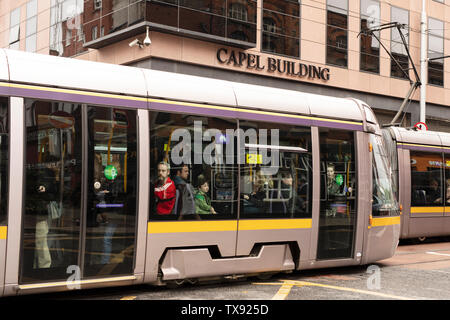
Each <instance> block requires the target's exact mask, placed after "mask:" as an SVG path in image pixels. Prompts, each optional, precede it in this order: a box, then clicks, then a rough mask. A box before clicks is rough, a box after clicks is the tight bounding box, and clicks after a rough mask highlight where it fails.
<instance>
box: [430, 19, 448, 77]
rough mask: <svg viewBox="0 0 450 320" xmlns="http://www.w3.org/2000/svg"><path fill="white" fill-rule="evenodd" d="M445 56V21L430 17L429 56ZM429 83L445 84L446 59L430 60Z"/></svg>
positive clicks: (432, 57) (431, 57)
mask: <svg viewBox="0 0 450 320" xmlns="http://www.w3.org/2000/svg"><path fill="white" fill-rule="evenodd" d="M442 56H444V22H443V21H440V20H437V19H433V18H428V58H429V59H434V58H440V57H442ZM428 83H429V84H434V85H437V86H444V59H436V60H430V61H428Z"/></svg>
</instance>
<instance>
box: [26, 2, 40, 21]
mask: <svg viewBox="0 0 450 320" xmlns="http://www.w3.org/2000/svg"><path fill="white" fill-rule="evenodd" d="M37 10H38V2H37V0H30V1H28V3H27V18H31V17H34V16H35V15H37Z"/></svg>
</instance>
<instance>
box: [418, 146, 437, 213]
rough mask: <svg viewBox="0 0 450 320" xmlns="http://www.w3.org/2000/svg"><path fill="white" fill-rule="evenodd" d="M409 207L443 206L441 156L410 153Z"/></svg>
mask: <svg viewBox="0 0 450 320" xmlns="http://www.w3.org/2000/svg"><path fill="white" fill-rule="evenodd" d="M410 158H411V206H426V207H429V206H431V207H433V206H438V207H439V206H443V203H444V202H443V183H442V180H443V173H442V161H443V158H442V154H441V153H429V152H421V151H411V152H410Z"/></svg>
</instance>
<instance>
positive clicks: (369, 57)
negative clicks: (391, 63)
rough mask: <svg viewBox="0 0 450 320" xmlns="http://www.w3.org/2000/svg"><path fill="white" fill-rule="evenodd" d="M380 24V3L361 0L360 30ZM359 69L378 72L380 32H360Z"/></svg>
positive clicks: (372, 0) (371, 0)
mask: <svg viewBox="0 0 450 320" xmlns="http://www.w3.org/2000/svg"><path fill="white" fill-rule="evenodd" d="M378 25H380V3H379V2H378V1H374V0H361V31H364V30H368V29H370V28H373V27H376V26H378ZM360 38H361V40H360V70H361V71H368V72H373V73H380V43H379V42H378V40H377V39H376V38H378V39H379V38H380V32H379V31H375V32H373V33H369V34H364V33H363V34H361V37H360Z"/></svg>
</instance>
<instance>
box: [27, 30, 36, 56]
mask: <svg viewBox="0 0 450 320" xmlns="http://www.w3.org/2000/svg"><path fill="white" fill-rule="evenodd" d="M25 50H26V51H28V52H36V34H33V35H32V36H30V37H27V38H26V39H25Z"/></svg>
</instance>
